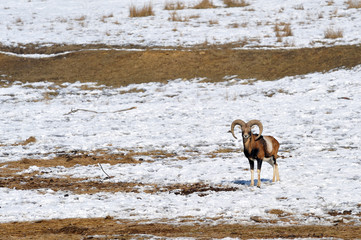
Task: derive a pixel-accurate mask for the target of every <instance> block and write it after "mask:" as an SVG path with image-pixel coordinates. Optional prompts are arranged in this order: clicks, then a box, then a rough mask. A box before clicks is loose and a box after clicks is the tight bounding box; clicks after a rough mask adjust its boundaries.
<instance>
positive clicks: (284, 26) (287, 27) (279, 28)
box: [274, 22, 293, 42]
mask: <svg viewBox="0 0 361 240" xmlns="http://www.w3.org/2000/svg"><path fill="white" fill-rule="evenodd" d="M274 31H275V33H276V37H277V38H278V41H279V40H280V38H282V37H290V36H293V32H292V29H291V24H290V23H283V22H282V23H276V25H275V27H274ZM281 42H282V40H281Z"/></svg>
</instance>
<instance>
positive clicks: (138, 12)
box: [129, 2, 154, 17]
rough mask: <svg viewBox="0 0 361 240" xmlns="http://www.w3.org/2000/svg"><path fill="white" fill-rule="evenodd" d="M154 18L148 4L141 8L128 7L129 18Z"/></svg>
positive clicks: (151, 7)
mask: <svg viewBox="0 0 361 240" xmlns="http://www.w3.org/2000/svg"><path fill="white" fill-rule="evenodd" d="M148 16H154V11H153V6H152V4H151V3H150V2H149V3H148V4H144V6H143V7H141V8H138V7H136V6H134V5H131V6H130V7H129V17H148Z"/></svg>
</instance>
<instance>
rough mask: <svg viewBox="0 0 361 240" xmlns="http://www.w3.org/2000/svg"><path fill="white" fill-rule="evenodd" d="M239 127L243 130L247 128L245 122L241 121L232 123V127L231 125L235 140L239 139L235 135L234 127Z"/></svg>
mask: <svg viewBox="0 0 361 240" xmlns="http://www.w3.org/2000/svg"><path fill="white" fill-rule="evenodd" d="M237 125H239V126H241V128H242V130H243V128H244V127H245V126H246V123H245V122H243V121H242V120H240V119H237V120H234V121H233V122H232V125H231V133H232V135H233V137H234V138H235V139H237V137H236V135H234V127H235V126H237Z"/></svg>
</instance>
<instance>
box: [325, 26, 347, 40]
mask: <svg viewBox="0 0 361 240" xmlns="http://www.w3.org/2000/svg"><path fill="white" fill-rule="evenodd" d="M324 37H325V38H328V39H336V38H342V37H343V31H342V30H341V29H335V28H332V27H329V28H327V29H326V30H325V31H324Z"/></svg>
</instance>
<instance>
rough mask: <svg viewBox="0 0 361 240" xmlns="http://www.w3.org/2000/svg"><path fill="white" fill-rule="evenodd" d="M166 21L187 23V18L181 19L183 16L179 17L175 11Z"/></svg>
mask: <svg viewBox="0 0 361 240" xmlns="http://www.w3.org/2000/svg"><path fill="white" fill-rule="evenodd" d="M168 20H169V21H173V22H188V21H189V17H183V16H181V15H179V14H178V13H177V12H176V11H173V12H171V13H169V18H168Z"/></svg>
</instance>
